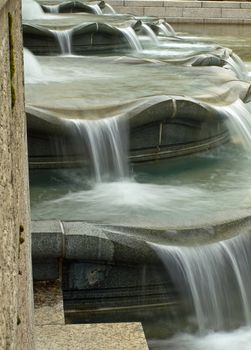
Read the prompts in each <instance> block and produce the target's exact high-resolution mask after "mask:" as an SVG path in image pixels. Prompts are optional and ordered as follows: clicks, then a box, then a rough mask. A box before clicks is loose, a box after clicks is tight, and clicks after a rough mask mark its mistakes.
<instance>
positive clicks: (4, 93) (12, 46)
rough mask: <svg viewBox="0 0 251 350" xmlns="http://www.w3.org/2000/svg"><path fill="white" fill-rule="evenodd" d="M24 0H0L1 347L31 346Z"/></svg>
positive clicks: (18, 347)
mask: <svg viewBox="0 0 251 350" xmlns="http://www.w3.org/2000/svg"><path fill="white" fill-rule="evenodd" d="M20 12H21V3H20V1H19V0H0V206H1V207H0V208H1V209H0V349H4V350H7V349H15V350H18V349H20V350H21V349H22V350H25V349H32V348H33V342H32V322H33V319H32V317H33V299H32V282H31V281H32V280H31V254H30V227H29V226H30V225H29V221H30V219H29V209H28V208H29V200H28V170H27V169H28V168H27V147H26V121H25V113H24V90H23V59H22V36H21V14H20Z"/></svg>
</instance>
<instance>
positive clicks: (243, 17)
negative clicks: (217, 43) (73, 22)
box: [108, 0, 251, 24]
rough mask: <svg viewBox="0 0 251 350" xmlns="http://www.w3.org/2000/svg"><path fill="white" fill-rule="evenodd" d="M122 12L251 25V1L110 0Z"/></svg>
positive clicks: (180, 20) (177, 21)
mask: <svg viewBox="0 0 251 350" xmlns="http://www.w3.org/2000/svg"><path fill="white" fill-rule="evenodd" d="M108 3H109V4H110V5H112V6H113V7H114V9H115V10H116V11H117V12H118V13H129V14H133V15H135V16H156V17H160V18H164V19H165V20H166V21H167V22H169V23H181V22H182V23H222V24H251V2H247V1H196V0H195V1H167V0H164V1H163V0H109V1H108Z"/></svg>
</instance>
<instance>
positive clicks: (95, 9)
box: [89, 4, 103, 15]
mask: <svg viewBox="0 0 251 350" xmlns="http://www.w3.org/2000/svg"><path fill="white" fill-rule="evenodd" d="M89 6H90V7H91V8H92V9H93V11H94V13H95V14H96V15H102V14H103V12H102V10H101V8H100V7H99V6H98V4H95V5H89Z"/></svg>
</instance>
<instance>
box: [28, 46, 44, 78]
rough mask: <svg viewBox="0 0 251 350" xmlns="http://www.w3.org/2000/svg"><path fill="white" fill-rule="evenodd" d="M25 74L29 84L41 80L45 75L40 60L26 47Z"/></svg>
mask: <svg viewBox="0 0 251 350" xmlns="http://www.w3.org/2000/svg"><path fill="white" fill-rule="evenodd" d="M24 76H25V82H26V83H28V84H33V83H36V82H39V81H41V79H42V77H43V74H42V69H41V66H40V64H39V62H38V60H37V59H36V57H35V56H34V55H33V54H32V53H31V52H30V51H29V50H28V49H26V48H24Z"/></svg>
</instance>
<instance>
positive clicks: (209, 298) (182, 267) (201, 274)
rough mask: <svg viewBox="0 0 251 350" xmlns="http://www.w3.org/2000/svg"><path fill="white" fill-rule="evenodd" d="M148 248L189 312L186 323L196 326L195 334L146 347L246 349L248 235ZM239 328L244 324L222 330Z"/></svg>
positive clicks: (250, 316) (250, 301)
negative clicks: (185, 303) (152, 251)
mask: <svg viewBox="0 0 251 350" xmlns="http://www.w3.org/2000/svg"><path fill="white" fill-rule="evenodd" d="M151 246H152V247H153V249H154V250H155V251H156V252H157V254H158V255H159V257H160V258H161V260H162V261H163V263H164V265H165V267H166V269H167V271H168V273H169V274H170V276H171V278H172V280H173V282H174V284H175V285H176V287H177V288H178V290H179V291H180V293H181V294H182V295H183V298H184V300H185V301H186V302H188V303H189V304H190V307H191V309H192V310H193V312H194V315H195V319H194V320H193V319H192V318H190V323H193V322H194V323H195V325H196V328H197V329H198V333H197V334H196V335H189V334H181V335H177V336H174V337H173V338H171V339H168V340H162V341H161V340H153V341H152V342H151V346H152V347H151V349H154V350H157V349H163V350H164V349H179V350H180V349H182V350H183V349H199V350H205V349H210V346H211V348H212V349H215V350H222V349H237V348H238V349H248V348H249V345H250V340H251V331H250V328H249V326H250V323H251V293H250V290H251V279H250V274H251V249H250V247H251V238H250V235H249V234H245V235H239V236H236V237H234V238H232V239H229V240H225V241H220V242H217V243H214V244H211V245H205V246H197V247H196V246H195V247H178V246H164V245H158V244H151ZM240 326H244V327H246V328H242V329H239V330H235V331H234V332H231V333H227V332H226V331H227V330H230V329H235V328H238V327H240ZM216 331H217V332H216ZM215 332H216V333H215ZM224 332H225V333H224ZM232 342H233V343H232ZM237 344H238V346H239V347H237ZM241 344H242V346H241Z"/></svg>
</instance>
